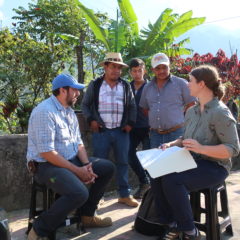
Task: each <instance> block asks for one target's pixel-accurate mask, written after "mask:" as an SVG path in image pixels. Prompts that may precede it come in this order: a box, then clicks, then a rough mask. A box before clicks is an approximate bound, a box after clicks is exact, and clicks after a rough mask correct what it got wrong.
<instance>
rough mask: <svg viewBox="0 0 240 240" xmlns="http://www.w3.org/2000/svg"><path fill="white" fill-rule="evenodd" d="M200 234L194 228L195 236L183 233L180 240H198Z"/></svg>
mask: <svg viewBox="0 0 240 240" xmlns="http://www.w3.org/2000/svg"><path fill="white" fill-rule="evenodd" d="M200 239H201V234H200V232H199V230H198V229H197V228H196V234H195V235H188V234H186V233H183V237H182V240H200Z"/></svg>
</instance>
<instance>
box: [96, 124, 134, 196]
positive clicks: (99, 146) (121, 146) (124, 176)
mask: <svg viewBox="0 0 240 240" xmlns="http://www.w3.org/2000/svg"><path fill="white" fill-rule="evenodd" d="M92 144H93V156H94V157H99V158H106V159H107V158H109V152H110V149H111V148H113V151H114V157H115V161H116V170H117V183H118V191H119V195H120V197H128V196H129V194H130V187H129V184H128V150H129V133H126V132H123V131H122V130H121V128H114V129H104V130H102V131H101V132H98V133H93V135H92Z"/></svg>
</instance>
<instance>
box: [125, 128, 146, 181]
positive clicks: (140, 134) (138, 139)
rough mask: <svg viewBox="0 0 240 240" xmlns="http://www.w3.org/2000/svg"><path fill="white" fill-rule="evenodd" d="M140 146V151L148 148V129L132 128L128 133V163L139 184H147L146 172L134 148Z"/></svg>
mask: <svg viewBox="0 0 240 240" xmlns="http://www.w3.org/2000/svg"><path fill="white" fill-rule="evenodd" d="M140 143H141V144H142V149H143V150H146V149H149V148H150V140H149V128H133V129H132V130H131V132H130V146H129V154H128V163H129V165H130V166H131V168H132V170H133V171H134V173H135V174H136V175H137V177H138V179H139V182H140V183H141V184H148V183H149V179H148V176H147V174H146V171H145V170H144V169H143V167H142V165H141V163H140V162H139V160H138V158H137V155H136V148H137V147H138V145H139V144H140Z"/></svg>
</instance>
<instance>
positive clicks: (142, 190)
mask: <svg viewBox="0 0 240 240" xmlns="http://www.w3.org/2000/svg"><path fill="white" fill-rule="evenodd" d="M149 188H150V185H149V184H140V186H139V188H138V190H137V192H136V193H135V194H134V195H133V197H134V198H135V199H142V198H143V195H144V193H145V192H146V191H147V190H148V189H149Z"/></svg>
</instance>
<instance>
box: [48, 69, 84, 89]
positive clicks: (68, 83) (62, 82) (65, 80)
mask: <svg viewBox="0 0 240 240" xmlns="http://www.w3.org/2000/svg"><path fill="white" fill-rule="evenodd" d="M61 87H71V88H76V89H79V90H80V89H83V88H85V85H84V84H81V83H78V81H77V80H76V79H75V78H74V77H73V76H71V75H69V74H64V73H62V74H59V75H58V76H57V77H55V78H54V79H53V81H52V90H53V91H54V90H56V89H58V88H61Z"/></svg>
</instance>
